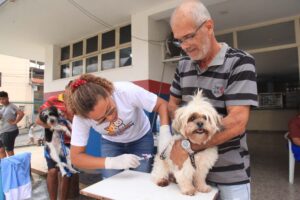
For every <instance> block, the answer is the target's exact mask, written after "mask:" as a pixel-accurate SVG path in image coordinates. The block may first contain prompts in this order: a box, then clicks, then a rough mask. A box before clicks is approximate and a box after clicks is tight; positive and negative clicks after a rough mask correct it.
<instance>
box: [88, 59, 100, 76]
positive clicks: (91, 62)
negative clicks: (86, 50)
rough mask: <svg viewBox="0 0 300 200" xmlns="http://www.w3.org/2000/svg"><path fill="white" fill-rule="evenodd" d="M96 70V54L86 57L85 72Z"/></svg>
mask: <svg viewBox="0 0 300 200" xmlns="http://www.w3.org/2000/svg"><path fill="white" fill-rule="evenodd" d="M96 71H98V56H94V57H90V58H87V59H86V73H91V72H96Z"/></svg>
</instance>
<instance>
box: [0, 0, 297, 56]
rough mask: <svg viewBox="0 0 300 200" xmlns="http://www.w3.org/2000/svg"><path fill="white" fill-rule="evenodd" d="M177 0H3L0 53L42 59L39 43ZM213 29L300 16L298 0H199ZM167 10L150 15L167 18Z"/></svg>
mask: <svg viewBox="0 0 300 200" xmlns="http://www.w3.org/2000/svg"><path fill="white" fill-rule="evenodd" d="M178 2H180V0H51V1H49V0H8V1H7V2H6V3H4V4H3V5H2V6H1V7H0V27H1V31H0V44H1V45H0V54H6V55H12V56H17V57H23V58H27V59H36V60H40V61H44V58H45V47H46V46H47V45H50V44H57V45H61V44H65V43H67V42H71V41H76V40H79V39H80V38H82V37H85V36H87V35H92V34H94V33H98V32H101V31H104V30H108V29H110V28H112V27H114V26H116V25H120V24H124V23H128V22H130V17H131V15H132V14H134V13H137V12H141V11H144V10H148V9H150V8H154V7H158V6H159V5H161V4H166V3H174V5H176V4H177V3H178ZM203 2H204V3H205V4H206V5H207V6H208V8H209V10H210V11H211V14H212V17H213V18H214V19H215V24H216V30H223V29H228V28H233V27H237V26H241V25H248V24H253V23H256V22H262V21H266V20H271V19H275V18H281V17H288V16H294V15H300V1H299V0H263V1H262V0H203ZM170 13H171V12H170V10H169V11H168V12H165V13H160V14H159V15H158V16H155V17H156V19H163V20H167V19H168V18H169V15H170Z"/></svg>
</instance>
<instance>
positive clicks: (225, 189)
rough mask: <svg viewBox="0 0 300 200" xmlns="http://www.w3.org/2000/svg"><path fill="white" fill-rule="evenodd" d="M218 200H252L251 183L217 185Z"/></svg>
mask: <svg viewBox="0 0 300 200" xmlns="http://www.w3.org/2000/svg"><path fill="white" fill-rule="evenodd" d="M217 187H218V189H219V191H220V195H219V198H218V200H250V199H251V198H250V183H247V184H241V185H217Z"/></svg>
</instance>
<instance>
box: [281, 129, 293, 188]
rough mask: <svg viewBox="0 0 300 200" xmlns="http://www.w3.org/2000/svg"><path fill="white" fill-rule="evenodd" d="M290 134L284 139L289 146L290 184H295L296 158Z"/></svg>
mask: <svg viewBox="0 0 300 200" xmlns="http://www.w3.org/2000/svg"><path fill="white" fill-rule="evenodd" d="M288 134H289V132H287V133H286V134H285V135H284V137H285V138H286V139H287V141H288V146H289V183H290V184H293V183H294V173H295V157H294V154H293V151H292V142H291V140H290V138H289V137H288Z"/></svg>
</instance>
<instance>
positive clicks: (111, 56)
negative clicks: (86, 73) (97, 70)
mask: <svg viewBox="0 0 300 200" xmlns="http://www.w3.org/2000/svg"><path fill="white" fill-rule="evenodd" d="M101 60H102V63H101V69H102V70H107V69H112V68H114V67H115V52H109V53H105V54H102V59H101Z"/></svg>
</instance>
